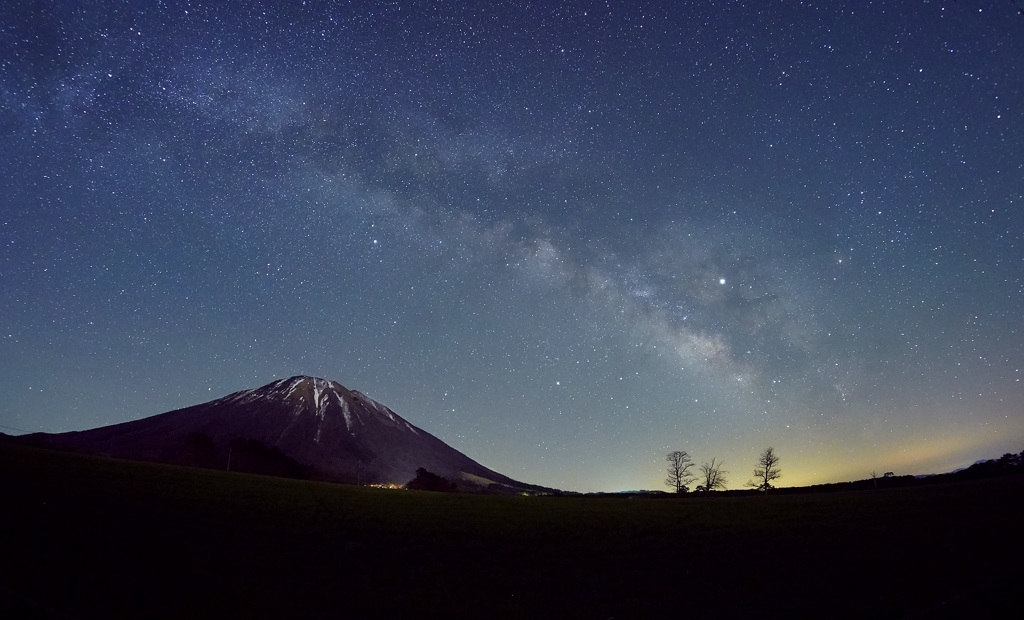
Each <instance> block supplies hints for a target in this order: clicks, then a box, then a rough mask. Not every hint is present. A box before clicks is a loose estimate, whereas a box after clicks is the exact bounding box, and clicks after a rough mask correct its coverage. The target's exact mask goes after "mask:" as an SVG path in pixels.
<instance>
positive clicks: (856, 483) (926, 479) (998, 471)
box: [720, 451, 1024, 495]
mask: <svg viewBox="0 0 1024 620" xmlns="http://www.w3.org/2000/svg"><path fill="white" fill-rule="evenodd" d="M1015 474H1024V451H1021V452H1020V453H1019V454H1013V453H1010V452H1007V453H1006V454H1004V455H1002V456H1001V457H999V458H998V459H990V460H987V461H978V462H977V463H975V464H973V465H971V466H970V467H967V468H964V469H960V470H957V471H954V472H950V473H946V474H931V475H923V476H910V475H903V476H896V475H893V474H892V473H891V472H889V473H886V474H885V475H882V476H871V477H870V478H865V479H863V480H852V481H849V482H831V483H827V484H812V485H810V486H806V487H782V488H778V489H775V490H774V491H773V492H774V493H776V494H784V495H790V494H800V493H828V492H832V491H868V490H874V489H894V488H900V487H909V486H920V485H927V484H943V483H947V482H961V481H967V480H980V479H982V478H995V477H998V476H1012V475H1015ZM752 493H753V492H752V491H748V490H742V491H722V492H720V494H721V495H750V494H752Z"/></svg>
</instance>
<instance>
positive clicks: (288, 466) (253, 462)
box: [185, 432, 315, 479]
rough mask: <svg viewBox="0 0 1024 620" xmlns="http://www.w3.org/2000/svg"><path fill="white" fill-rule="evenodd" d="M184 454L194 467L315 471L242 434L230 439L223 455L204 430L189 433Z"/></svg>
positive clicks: (302, 474)
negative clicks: (245, 437)
mask: <svg viewBox="0 0 1024 620" xmlns="http://www.w3.org/2000/svg"><path fill="white" fill-rule="evenodd" d="M185 457H186V459H187V460H188V464H189V465H192V466H193V467H204V468H215V469H220V468H221V467H223V468H225V469H227V470H228V471H237V472H243V473H247V474H260V475H264V476H279V477H281V478H297V479H308V478H312V477H315V476H314V475H313V474H314V472H313V471H312V470H310V469H309V468H308V467H305V466H304V465H302V464H301V463H299V462H298V461H296V460H295V459H293V458H291V457H290V456H288V455H287V454H285V453H284V452H282V451H281V449H280V448H278V447H277V446H268V445H267V444H265V443H263V442H262V441H258V440H256V439H243V438H241V437H238V438H235V439H232V440H231V443H230V444H228V453H227V455H226V456H225V455H223V454H221V453H219V451H218V450H217V446H216V445H215V444H214V443H213V440H212V439H210V436H209V435H207V434H206V433H200V432H195V433H190V434H189V435H188V436H187V437H185Z"/></svg>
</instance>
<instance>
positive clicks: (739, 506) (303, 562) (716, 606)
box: [0, 443, 1024, 618]
mask: <svg viewBox="0 0 1024 620" xmlns="http://www.w3.org/2000/svg"><path fill="white" fill-rule="evenodd" d="M1022 498H1024V479H1022V478H1021V477H1019V476H1016V477H1008V478H1000V479H991V480H983V481H977V482H970V483H959V484H950V485H936V486H930V487H920V488H907V489H893V490H886V491H877V492H859V493H833V494H822V495H807V496H786V497H768V498H763V497H741V498H712V499H702V498H685V499H616V498H582V497H566V498H560V497H536V498H527V497H490V496H486V497H485V496H469V495H445V494H431V493H416V492H402V491H380V490H371V489H361V488H355V487H346V486H338V485H330V484H321V483H314V482H301V481H294V480H284V479H276V478H261V477H256V476H246V475H233V474H226V473H221V472H215V471H205V470H190V469H179V468H172V467H164V466H159V465H146V464H135V463H125V462H118V461H109V460H103V459H95V458H89V457H83V456H76V455H71V454H64V453H57V452H47V451H38V450H35V449H30V448H25V447H18V446H13V445H10V444H4V443H0V502H2V503H0V506H2V510H0V528H2V529H0V532H2V534H0V535H2V548H0V617H4V618H18V617H36V618H67V617H71V618H195V617H210V618H214V617H216V618H257V617H259V618H312V617H324V618H339V617H388V618H390V617H476V618H493V617H522V618H536V617H572V618H610V617H616V618H655V617H694V618H711V617H728V618H733V617H739V618H760V617H864V618H867V617H873V618H877V617H892V618H903V617H912V618H956V617H996V616H997V615H1001V614H1002V609H1003V606H1011V607H1010V608H1014V607H1017V604H1016V598H1015V596H1016V593H1017V591H1018V588H1019V584H1020V579H1021V572H1020V569H1019V567H1021V566H1022V565H1024V562H1022V557H1024V555H1022V553H1021V552H1022V551H1024V533H1022V531H1021V527H1022V526H1021V524H1022V519H1021V507H1022ZM1011 597H1014V598H1011Z"/></svg>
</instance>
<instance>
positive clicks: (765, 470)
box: [747, 446, 782, 495]
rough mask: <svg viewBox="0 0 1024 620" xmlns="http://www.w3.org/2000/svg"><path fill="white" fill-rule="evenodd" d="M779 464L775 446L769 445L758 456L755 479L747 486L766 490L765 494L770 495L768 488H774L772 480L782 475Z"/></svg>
mask: <svg viewBox="0 0 1024 620" xmlns="http://www.w3.org/2000/svg"><path fill="white" fill-rule="evenodd" d="M778 464H779V456H778V455H777V454H775V448H773V447H771V446H768V447H767V448H765V450H764V452H762V453H761V456H759V457H757V467H756V468H755V469H754V480H752V481H751V482H748V483H747V486H751V487H754V488H755V489H757V490H758V491H764V494H765V495H768V489H770V488H772V480H777V479H778V478H781V477H782V470H781V469H779V468H778V467H777V465H778Z"/></svg>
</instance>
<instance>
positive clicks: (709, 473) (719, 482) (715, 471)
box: [697, 459, 729, 495]
mask: <svg viewBox="0 0 1024 620" xmlns="http://www.w3.org/2000/svg"><path fill="white" fill-rule="evenodd" d="M722 463H723V461H718V462H717V463H716V462H715V459H711V462H710V463H703V464H701V466H700V473H701V479H702V480H703V481H704V482H703V484H700V485H698V486H697V490H698V491H704V495H707V494H708V493H710V492H711V491H714V490H715V489H724V488H725V474H727V473H729V472H727V471H722Z"/></svg>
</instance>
